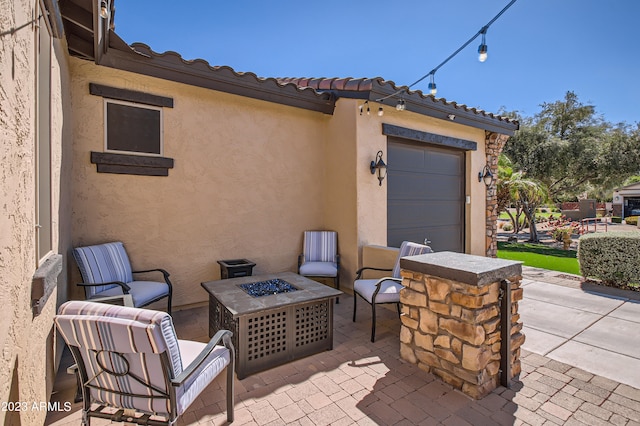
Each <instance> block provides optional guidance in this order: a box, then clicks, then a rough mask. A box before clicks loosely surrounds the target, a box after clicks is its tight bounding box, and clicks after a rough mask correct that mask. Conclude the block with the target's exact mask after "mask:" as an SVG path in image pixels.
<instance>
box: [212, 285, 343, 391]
mask: <svg viewBox="0 0 640 426" xmlns="http://www.w3.org/2000/svg"><path fill="white" fill-rule="evenodd" d="M202 287H203V288H204V289H205V290H206V291H207V293H209V336H213V335H214V334H215V333H216V332H217V331H218V330H221V329H226V330H231V331H232V332H233V343H234V345H235V348H236V373H237V374H238V378H239V379H243V378H245V377H246V376H248V375H250V374H253V373H257V372H259V371H263V370H267V369H269V368H272V367H275V366H278V365H282V364H285V363H287V362H290V361H293V360H296V359H298V358H303V357H305V356H309V355H313V354H316V353H318V352H322V351H327V350H331V349H333V304H334V299H335V298H336V297H338V296H339V295H341V294H342V292H341V291H339V290H336V289H333V288H331V287H327V286H325V285H323V284H320V283H317V282H315V281H312V280H310V279H308V278H305V277H303V276H301V275H298V274H294V273H293V272H282V273H278V274H270V275H258V276H249V277H240V278H230V279H225V280H218V281H209V282H205V283H202Z"/></svg>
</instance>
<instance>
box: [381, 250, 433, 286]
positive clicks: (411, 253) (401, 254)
mask: <svg viewBox="0 0 640 426" xmlns="http://www.w3.org/2000/svg"><path fill="white" fill-rule="evenodd" d="M425 253H433V250H431V247H429V246H425V245H422V244H417V243H412V242H410V241H403V242H402V244H401V245H400V252H399V253H398V258H397V259H396V264H395V266H394V267H393V273H392V274H391V276H392V277H393V278H400V259H402V258H403V257H407V256H417V255H419V254H425Z"/></svg>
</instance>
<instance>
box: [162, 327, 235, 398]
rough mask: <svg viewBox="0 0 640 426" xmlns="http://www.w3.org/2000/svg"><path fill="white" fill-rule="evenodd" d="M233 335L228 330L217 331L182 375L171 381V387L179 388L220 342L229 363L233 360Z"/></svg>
mask: <svg viewBox="0 0 640 426" xmlns="http://www.w3.org/2000/svg"><path fill="white" fill-rule="evenodd" d="M232 336H233V333H232V332H231V331H229V330H219V331H218V332H217V333H216V334H215V335H214V336H213V337H212V338H211V340H209V343H207V346H205V347H204V349H203V350H202V352H200V353H199V354H198V356H197V357H196V359H194V360H193V361H192V362H191V364H189V365H188V366H187V368H185V369H184V370H182V373H180V374H178V377H176V378H175V379H172V380H171V385H173V386H181V385H182V384H183V383H184V382H185V381H186V380H187V379H188V378H189V377H190V376H191V375H192V374H193V373H194V372H195V371H196V370H197V369H198V367H200V365H201V364H202V362H203V361H204V360H205V359H206V358H207V357H208V356H209V354H210V353H211V351H213V349H214V348H215V347H216V346H217V345H218V343H220V341H221V340H222V343H223V345H224V346H225V347H226V348H227V349H229V357H230V359H231V362H233V360H234V359H235V349H234V348H233V343H232V342H231V337H232Z"/></svg>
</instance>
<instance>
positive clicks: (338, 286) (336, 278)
mask: <svg viewBox="0 0 640 426" xmlns="http://www.w3.org/2000/svg"><path fill="white" fill-rule="evenodd" d="M333 283H334V284H335V286H336V290H340V273H339V272H338V273H337V274H336V277H335V278H334V279H333ZM338 303H340V298H339V297H336V305H337V304H338Z"/></svg>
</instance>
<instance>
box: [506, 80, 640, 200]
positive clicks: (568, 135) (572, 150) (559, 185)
mask: <svg viewBox="0 0 640 426" xmlns="http://www.w3.org/2000/svg"><path fill="white" fill-rule="evenodd" d="M510 115H511V116H514V117H515V118H517V119H518V120H519V121H520V130H519V131H518V132H516V134H515V135H514V136H513V137H512V138H510V139H509V141H508V142H507V144H506V146H505V149H504V153H505V154H506V155H507V156H508V157H509V158H511V159H512V161H513V163H514V168H517V169H519V170H522V171H524V172H525V173H526V175H527V177H528V178H530V179H534V180H538V181H540V182H541V183H542V184H543V185H544V186H545V187H546V188H547V190H548V193H549V197H550V198H552V199H553V200H554V201H559V200H561V199H568V198H571V199H574V198H575V197H576V196H577V194H581V193H583V192H585V191H594V190H599V191H601V192H606V191H608V190H609V189H610V188H614V187H615V186H619V185H620V184H622V182H624V180H625V179H626V178H628V177H629V176H631V175H634V174H637V173H638V172H639V171H640V170H639V169H640V166H639V164H640V128H638V126H636V128H635V129H633V130H632V129H631V128H630V127H629V126H627V125H625V124H619V125H616V126H613V125H611V124H610V123H607V122H606V121H604V120H603V119H602V118H601V117H599V116H597V115H596V111H595V107H594V106H592V105H585V104H583V103H582V102H580V101H579V100H578V96H577V95H576V94H575V93H573V92H567V93H566V95H565V97H564V99H563V100H561V101H556V102H552V103H544V104H542V105H541V111H540V112H539V113H537V114H536V115H535V116H534V117H533V118H527V117H521V116H519V114H517V113H511V114H510Z"/></svg>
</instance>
